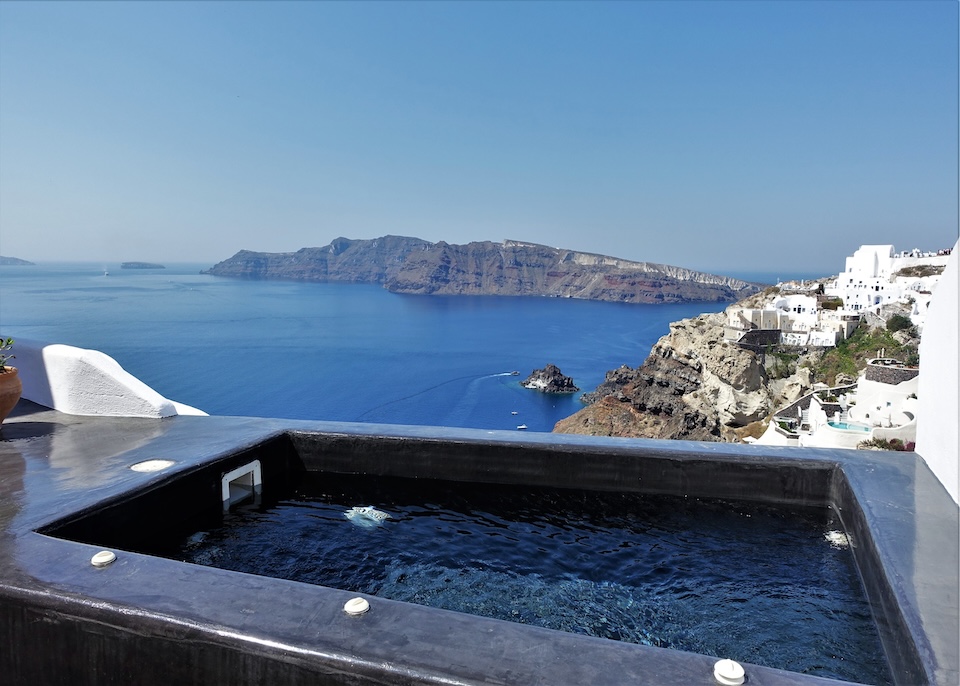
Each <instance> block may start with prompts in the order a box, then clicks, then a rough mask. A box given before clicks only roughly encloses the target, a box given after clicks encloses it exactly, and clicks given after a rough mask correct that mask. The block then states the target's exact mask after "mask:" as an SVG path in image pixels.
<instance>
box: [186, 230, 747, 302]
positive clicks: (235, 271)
mask: <svg viewBox="0 0 960 686" xmlns="http://www.w3.org/2000/svg"><path fill="white" fill-rule="evenodd" d="M203 273H205V274H212V275H214V276H226V277H234V278H245V279H283V280H293V281H340V282H350V283H376V284H380V285H382V286H383V287H384V288H386V289H388V290H390V291H392V292H394V293H408V294H417V295H434V294H435V295H505V296H510V295H512V296H516V295H536V296H550V297H559V298H580V299H586V300H606V301H614V302H627V303H682V302H728V301H735V300H739V299H740V298H743V297H744V296H746V295H749V294H751V293H755V292H757V291H758V290H759V286H758V285H757V284H751V283H747V282H745V281H741V280H739V279H734V278H730V277H726V276H716V275H713V274H706V273H704V272H697V271H693V270H690V269H684V268H682V267H672V266H669V265H662V264H654V263H651V262H632V261H629V260H621V259H618V258H615V257H608V256H605V255H595V254H591V253H583V252H577V251H573V250H563V249H560V248H551V247H548V246H545V245H537V244H534V243H524V242H521V241H510V240H508V241H503V242H502V243H494V242H491V241H482V242H474V243H467V244H465V245H455V244H451V243H446V242H443V241H440V242H438V243H431V242H429V241H424V240H421V239H419V238H407V237H403V236H384V237H382V238H377V239H373V240H351V239H348V238H337V239H336V240H334V241H333V242H332V243H330V245H327V246H324V247H322V248H302V249H300V250H298V251H296V252H291V253H265V252H252V251H249V250H241V251H240V252H238V253H237V254H236V255H234V256H233V257H231V258H229V259H227V260H224V261H223V262H220V263H218V264H216V265H214V266H213V267H212V268H210V269H209V270H206V271H204V272H203Z"/></svg>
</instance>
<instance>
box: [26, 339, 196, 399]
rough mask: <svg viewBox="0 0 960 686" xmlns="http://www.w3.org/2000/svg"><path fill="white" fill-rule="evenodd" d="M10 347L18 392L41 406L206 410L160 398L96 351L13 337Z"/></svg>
mask: <svg viewBox="0 0 960 686" xmlns="http://www.w3.org/2000/svg"><path fill="white" fill-rule="evenodd" d="M12 352H13V353H14V354H15V355H16V358H15V359H14V360H11V362H12V363H13V364H14V366H16V367H17V369H18V370H19V375H20V381H21V383H22V384H23V395H22V397H24V398H26V399H27V400H31V401H33V402H35V403H37V404H38V405H43V406H44V407H50V408H53V409H55V410H58V411H60V412H64V413H66V414H75V415H88V416H96V415H99V416H107V417H154V418H162V417H172V416H173V415H177V414H191V415H205V414H206V413H205V412H202V411H200V410H197V409H196V408H193V407H190V406H188V405H183V404H181V403H176V402H173V401H172V400H168V399H167V398H164V397H163V396H162V395H160V394H159V393H157V392H156V391H155V390H153V389H152V388H150V387H149V386H147V385H146V384H145V383H143V382H142V381H140V380H139V379H137V378H136V377H135V376H133V375H132V374H130V373H129V372H127V371H125V370H124V369H123V367H121V366H120V364H119V363H118V362H117V361H116V360H114V359H113V358H112V357H110V356H109V355H106V354H104V353H102V352H100V351H98V350H87V349H84V348H76V347H74V346H72V345H61V344H56V343H45V342H43V341H33V340H28V339H24V338H17V339H16V341H15V343H14V349H13V351H12Z"/></svg>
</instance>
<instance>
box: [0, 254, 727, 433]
mask: <svg viewBox="0 0 960 686" xmlns="http://www.w3.org/2000/svg"><path fill="white" fill-rule="evenodd" d="M209 266H210V265H207V264H180V265H167V268H166V269H160V270H125V269H120V268H119V267H118V266H117V265H106V266H104V265H96V264H55V265H38V266H21V267H0V334H2V335H3V336H12V337H14V338H17V337H22V338H31V339H38V340H43V341H48V342H56V343H67V344H70V345H75V346H79V347H83V348H94V349H97V350H101V351H103V352H105V353H107V354H108V355H110V356H111V357H113V358H115V359H116V360H117V361H118V362H119V363H120V364H121V365H122V366H123V367H124V369H126V370H127V371H129V372H130V373H131V374H133V375H134V376H136V377H138V378H139V379H141V380H142V381H144V382H145V383H146V384H148V385H149V386H151V387H153V388H154V389H156V390H157V391H158V392H159V393H160V394H162V395H164V396H166V397H168V398H170V399H172V400H176V401H179V402H182V403H186V404H188V405H193V406H194V407H198V408H200V409H202V410H204V411H205V412H208V413H210V414H219V415H245V416H263V417H284V418H292V419H325V420H338V421H359V422H375V423H394V424H421V425H444V426H460V427H473V428H482V429H516V427H517V426H518V425H520V424H525V425H526V426H527V427H529V429H530V430H531V431H550V430H551V429H552V428H553V425H554V424H555V423H556V422H557V421H558V420H559V419H562V418H564V417H566V416H568V415H571V414H573V413H574V412H576V411H577V410H578V409H580V408H581V407H582V403H581V402H580V400H579V396H580V394H579V393H577V394H575V395H567V396H549V395H544V394H541V393H538V392H536V391H530V390H527V389H525V388H522V387H521V386H520V381H521V380H522V379H523V378H525V377H526V376H527V375H528V374H529V373H530V372H531V371H532V370H533V369H535V368H539V367H543V366H544V365H545V364H547V363H548V362H552V363H553V364H556V365H557V366H559V367H560V369H561V370H562V371H563V373H564V374H567V375H569V376H572V377H573V379H574V381H575V382H576V384H577V385H578V386H579V387H580V388H581V389H582V391H592V390H593V389H594V388H595V387H596V386H597V384H599V383H600V382H601V381H603V377H604V374H605V373H606V371H607V370H609V369H613V368H615V367H618V366H620V365H621V364H627V365H630V366H632V367H635V366H638V365H639V364H641V363H642V362H643V361H644V359H646V357H647V355H648V354H649V352H650V348H651V346H652V345H653V344H654V343H655V342H656V340H657V339H658V338H659V337H660V336H662V335H663V334H665V333H667V331H668V326H669V323H670V322H672V321H676V320H679V319H683V318H685V317H691V316H695V315H697V314H699V313H701V312H716V311H720V310H722V309H723V307H724V306H725V305H724V304H718V303H695V304H687V305H625V304H617V303H605V302H590V301H580V300H568V299H555V298H498V297H473V296H470V297H463V296H413V295H397V294H393V293H389V292H387V291H386V290H384V289H382V288H380V287H379V286H374V285H355V284H314V283H293V282H278V281H243V280H234V279H225V278H220V277H214V276H207V275H201V274H200V273H199V272H200V270H201V269H205V268H207V267H209ZM107 269H108V270H109V275H105V273H104V272H105V271H106V270H107ZM15 352H16V350H15V349H14V353H15ZM14 364H15V362H14ZM513 370H517V371H519V372H520V374H521V375H520V376H519V377H518V376H511V375H510V372H511V371H513ZM513 412H516V413H517V414H515V415H514V414H512V413H513Z"/></svg>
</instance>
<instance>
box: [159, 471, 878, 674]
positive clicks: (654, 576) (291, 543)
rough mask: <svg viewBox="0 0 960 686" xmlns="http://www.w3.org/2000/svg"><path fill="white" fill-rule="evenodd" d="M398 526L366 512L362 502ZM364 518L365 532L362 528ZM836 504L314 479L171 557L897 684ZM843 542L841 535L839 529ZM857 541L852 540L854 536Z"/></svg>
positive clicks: (243, 512)
mask: <svg viewBox="0 0 960 686" xmlns="http://www.w3.org/2000/svg"><path fill="white" fill-rule="evenodd" d="M357 506H364V507H365V506H373V507H375V508H376V509H377V510H378V511H380V512H383V513H385V514H388V515H389V517H388V518H382V519H379V520H375V521H374V520H371V521H361V520H358V519H357V518H356V517H352V518H348V517H347V516H345V515H346V514H347V513H348V512H350V511H351V508H354V507H357ZM361 524H365V525H361ZM839 528H840V526H839V524H838V523H837V522H836V521H835V520H834V518H833V516H832V514H831V513H830V512H829V511H827V510H819V509H818V510H809V509H804V510H792V511H784V510H782V509H778V508H772V507H766V506H758V505H753V504H750V505H747V504H742V503H737V504H733V503H729V502H723V501H701V500H696V499H685V498H676V497H666V496H639V495H623V494H609V493H607V494H604V493H590V492H579V491H557V490H542V489H533V488H527V487H522V488H521V487H508V486H477V485H465V484H450V483H445V482H429V481H428V482H423V481H417V482H413V481H411V480H405V479H377V480H374V479H369V478H365V479H363V480H361V479H357V478H352V477H327V476H324V477H322V478H316V479H315V480H313V481H312V482H310V483H307V484H304V486H303V488H302V489H301V490H300V491H299V492H298V493H297V494H296V495H295V496H294V497H291V498H289V499H287V500H283V501H281V502H278V503H271V504H268V505H264V506H261V507H256V508H255V507H248V508H241V509H240V510H239V511H236V512H232V513H230V514H229V515H227V516H226V518H225V521H224V523H223V526H221V527H217V528H211V529H209V530H206V531H204V532H200V533H198V534H194V535H192V536H190V537H189V538H187V539H184V540H183V541H180V542H179V543H178V544H177V545H178V549H177V550H175V551H169V554H171V555H172V556H175V557H179V558H180V559H184V560H187V561H190V562H195V563H199V564H207V565H212V566H217V567H221V568H225V569H233V570H238V571H244V572H251V573H255V574H264V575H268V576H274V577H279V578H284V579H291V580H296V581H302V582H307V583H312V584H319V585H324V586H331V587H335V588H340V589H345V590H350V591H355V592H361V593H369V594H373V595H377V596H380V597H384V598H392V599H394V600H402V601H407V602H413V603H419V604H422V605H429V606H432V607H440V608H445V609H449V610H457V611H460V612H467V613H472V614H476V615H482V616H485V617H493V618H497V619H504V620H510V621H514V622H520V623H523V624H532V625H536V626H541V627H547V628H551V629H559V630H562V631H569V632H574V633H579V634H586V635H589V636H597V637H602V638H609V639H615V640H621V641H628V642H632V643H640V644H644V645H653V646H660V647H665V648H675V649H680V650H688V651H693V652H697V653H703V654H707V655H714V656H718V657H729V658H733V659H736V660H741V661H744V662H750V663H755V664H761V665H767V666H770V667H777V668H781V669H787V670H791V671H796V672H804V673H808V674H814V675H818V676H827V677H833V678H840V679H847V680H851V681H862V682H869V683H888V682H889V675H888V673H887V668H886V663H885V661H884V658H883V651H882V648H881V646H880V642H879V638H878V636H877V632H876V629H875V627H874V625H873V622H872V619H871V615H870V609H869V606H868V604H867V602H866V600H865V598H864V596H863V592H862V589H861V586H860V582H859V579H858V576H857V572H856V569H855V567H854V563H853V560H852V557H851V554H850V551H849V549H847V547H846V546H845V545H838V544H837V540H840V539H843V537H842V534H838V532H837V529H839ZM838 536H839V538H838ZM843 540H845V539H843Z"/></svg>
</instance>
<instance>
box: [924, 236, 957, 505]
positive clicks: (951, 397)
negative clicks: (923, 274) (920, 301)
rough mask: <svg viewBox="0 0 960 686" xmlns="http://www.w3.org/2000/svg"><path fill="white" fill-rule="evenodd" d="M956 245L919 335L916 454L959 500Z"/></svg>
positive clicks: (955, 498)
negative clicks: (918, 411) (920, 336)
mask: <svg viewBox="0 0 960 686" xmlns="http://www.w3.org/2000/svg"><path fill="white" fill-rule="evenodd" d="M958 247H960V242H958V244H957V245H955V246H954V248H953V254H952V255H951V256H950V260H949V261H948V262H947V266H946V268H945V269H944V272H943V276H941V278H940V283H939V285H938V286H937V290H936V292H935V293H934V294H933V297H932V298H931V300H930V307H929V309H928V311H927V321H926V326H925V327H924V329H923V337H922V338H921V339H920V380H919V391H918V392H917V396H918V403H919V405H920V414H919V417H918V418H917V453H918V454H919V455H920V456H921V457H923V459H924V460H925V461H926V463H927V464H928V465H929V466H930V469H932V470H933V472H934V474H936V475H937V478H939V479H940V481H941V482H942V483H943V485H944V486H945V487H946V489H947V491H948V492H949V493H950V495H951V496H952V497H953V499H954V500H955V501H958V502H960V500H958V492H960V484H958V480H960V473H958V462H960V452H958V450H960V446H958V437H957V433H958V431H960V429H958V426H960V408H958V399H957V395H958V393H960V382H958V365H957V356H958V346H957V339H958V338H960V325H958V320H960V317H958V313H957V308H958V296H957V290H958V279H957V269H958V267H957V260H958V256H957V252H958Z"/></svg>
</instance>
